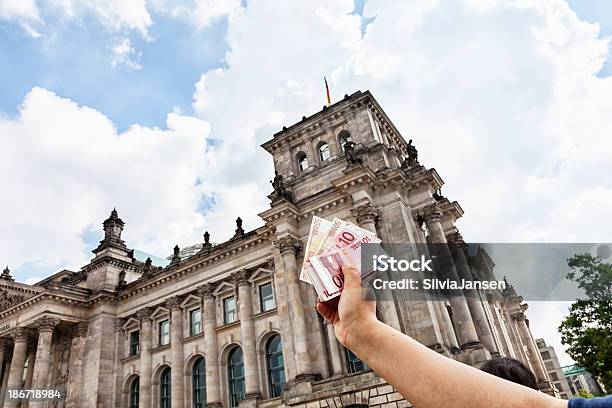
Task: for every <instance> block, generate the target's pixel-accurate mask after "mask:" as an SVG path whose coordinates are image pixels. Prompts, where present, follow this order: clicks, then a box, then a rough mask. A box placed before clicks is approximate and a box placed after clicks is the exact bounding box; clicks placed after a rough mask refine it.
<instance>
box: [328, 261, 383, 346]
mask: <svg viewBox="0 0 612 408" xmlns="http://www.w3.org/2000/svg"><path fill="white" fill-rule="evenodd" d="M342 273H343V274H344V290H343V291H342V294H341V295H340V298H339V299H340V300H338V298H335V299H332V300H330V301H328V302H321V301H319V302H317V311H318V312H319V313H320V314H321V315H322V316H323V317H324V318H325V319H327V320H328V321H329V322H330V323H331V324H332V325H333V326H334V331H335V333H336V337H337V338H338V341H339V342H340V343H341V344H342V345H343V346H345V347H348V348H351V347H350V339H351V336H352V335H353V334H354V333H355V332H356V331H357V330H360V329H363V328H365V327H367V326H368V325H369V323H371V322H374V321H376V302H373V301H365V300H362V295H361V277H360V276H359V271H357V269H355V268H353V267H352V266H347V265H345V266H343V267H342Z"/></svg>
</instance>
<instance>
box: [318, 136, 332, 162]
mask: <svg viewBox="0 0 612 408" xmlns="http://www.w3.org/2000/svg"><path fill="white" fill-rule="evenodd" d="M323 148H325V152H326V153H327V157H323V156H324V152H323V150H322V149H323ZM317 152H318V154H319V160H320V161H321V163H323V162H325V161H327V160H329V159H331V149H330V148H329V144H328V143H327V142H325V141H323V142H321V143H319V147H317Z"/></svg>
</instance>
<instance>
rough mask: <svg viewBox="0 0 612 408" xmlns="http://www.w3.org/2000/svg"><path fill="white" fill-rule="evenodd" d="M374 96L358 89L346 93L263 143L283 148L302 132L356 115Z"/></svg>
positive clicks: (271, 147) (266, 145) (265, 145)
mask: <svg viewBox="0 0 612 408" xmlns="http://www.w3.org/2000/svg"><path fill="white" fill-rule="evenodd" d="M369 98H372V99H373V97H372V95H371V94H370V92H368V91H366V92H361V91H357V92H355V93H353V94H351V95H346V96H345V97H344V99H342V100H340V101H338V102H336V103H334V104H333V105H331V106H329V107H327V106H325V107H324V108H323V109H322V110H320V111H318V112H316V113H315V114H313V115H311V116H310V117H306V116H304V117H303V118H302V120H301V121H299V122H297V123H295V124H293V125H291V126H289V127H284V128H283V129H282V130H281V131H279V132H276V133H275V134H274V137H273V139H271V140H269V141H267V142H265V143H264V144H262V145H261V147H263V148H264V149H265V150H267V151H268V152H272V151H275V150H278V149H279V148H281V147H282V146H283V145H284V144H287V143H291V142H292V141H293V140H295V139H297V138H300V137H301V136H302V133H313V132H318V131H319V130H323V131H324V130H325V129H326V128H327V127H328V126H329V125H330V123H329V122H330V119H331V120H338V119H340V120H341V119H343V118H344V117H347V116H348V117H352V116H354V113H353V110H354V109H356V108H359V107H361V106H365V103H364V101H365V100H367V99H369Z"/></svg>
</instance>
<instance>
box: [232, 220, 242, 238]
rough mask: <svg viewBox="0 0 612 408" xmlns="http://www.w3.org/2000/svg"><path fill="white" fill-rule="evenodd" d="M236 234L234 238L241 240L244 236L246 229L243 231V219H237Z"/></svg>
mask: <svg viewBox="0 0 612 408" xmlns="http://www.w3.org/2000/svg"><path fill="white" fill-rule="evenodd" d="M236 227H237V228H236V233H235V234H234V238H240V237H242V236H243V235H244V229H242V218H240V217H238V218H236Z"/></svg>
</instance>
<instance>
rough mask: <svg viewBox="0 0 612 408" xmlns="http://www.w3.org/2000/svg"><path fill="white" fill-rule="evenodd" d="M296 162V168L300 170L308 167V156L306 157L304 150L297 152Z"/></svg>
mask: <svg viewBox="0 0 612 408" xmlns="http://www.w3.org/2000/svg"><path fill="white" fill-rule="evenodd" d="M297 164H298V169H299V170H300V171H304V170H306V169H307V168H308V157H306V153H304V152H300V153H298V155H297Z"/></svg>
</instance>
